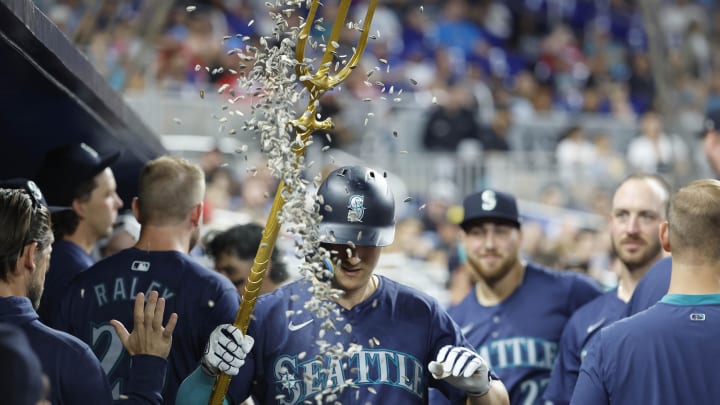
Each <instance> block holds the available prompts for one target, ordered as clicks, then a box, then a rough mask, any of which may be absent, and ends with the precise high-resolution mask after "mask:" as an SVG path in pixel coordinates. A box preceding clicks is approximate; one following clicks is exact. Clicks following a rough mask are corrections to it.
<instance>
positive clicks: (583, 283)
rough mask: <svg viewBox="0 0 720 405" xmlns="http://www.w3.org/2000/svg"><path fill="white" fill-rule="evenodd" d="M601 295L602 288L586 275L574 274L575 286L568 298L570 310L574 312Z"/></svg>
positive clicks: (573, 285)
mask: <svg viewBox="0 0 720 405" xmlns="http://www.w3.org/2000/svg"><path fill="white" fill-rule="evenodd" d="M601 294H602V290H600V286H598V284H597V283H596V282H595V281H593V279H591V278H590V277H588V276H586V275H584V274H579V273H576V274H573V284H572V288H571V289H570V295H569V297H568V299H569V302H568V309H569V310H570V311H571V312H574V311H575V310H576V309H578V308H580V307H581V306H583V305H585V304H587V303H588V302H590V301H592V300H594V299H595V298H597V297H598V296H600V295H601Z"/></svg>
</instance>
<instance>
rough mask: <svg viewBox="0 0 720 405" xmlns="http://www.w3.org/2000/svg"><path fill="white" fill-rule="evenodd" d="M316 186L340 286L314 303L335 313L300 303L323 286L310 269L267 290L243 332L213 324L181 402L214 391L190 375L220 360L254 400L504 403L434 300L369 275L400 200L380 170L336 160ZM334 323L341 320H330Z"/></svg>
mask: <svg viewBox="0 0 720 405" xmlns="http://www.w3.org/2000/svg"><path fill="white" fill-rule="evenodd" d="M318 194H319V195H320V196H321V199H322V201H323V203H322V204H321V205H320V214H321V215H322V221H321V222H320V238H321V241H322V243H321V247H324V248H325V249H327V250H328V251H329V252H330V255H331V260H332V262H333V263H334V264H330V267H333V268H334V270H333V272H332V275H331V277H332V279H331V284H332V287H333V288H336V289H339V290H341V291H342V292H343V294H341V295H339V296H336V298H334V299H327V300H322V301H321V304H319V305H323V306H325V305H327V307H326V308H327V310H328V311H329V316H328V317H327V318H324V319H323V318H321V317H319V316H318V315H317V314H316V313H315V312H313V311H309V310H308V309H307V308H305V303H306V302H310V301H311V298H312V294H311V292H310V291H309V289H311V288H323V287H322V286H321V285H320V284H319V283H318V282H314V281H311V280H308V279H307V278H303V279H300V280H297V281H294V282H292V283H290V284H287V285H284V286H282V287H280V288H278V289H277V290H275V291H274V292H272V293H269V294H266V295H263V296H261V297H260V298H259V299H258V301H257V303H256V306H255V312H254V314H253V317H252V319H251V321H250V325H249V329H248V336H246V337H243V336H242V333H241V332H240V331H239V330H238V329H237V328H235V327H233V326H232V325H223V326H221V327H220V329H221V330H222V331H224V332H225V334H221V333H217V334H216V333H214V334H213V336H212V337H211V340H210V344H209V350H208V353H207V354H206V356H205V357H204V358H203V364H204V366H203V368H202V369H203V370H205V371H200V370H198V371H196V372H195V373H193V375H192V376H191V378H189V379H188V380H186V381H185V382H184V383H183V386H182V387H181V389H180V394H179V395H178V404H195V403H202V401H207V396H208V394H209V390H207V389H205V390H202V391H201V390H199V389H197V386H196V385H194V384H202V383H205V386H207V385H211V384H212V383H213V382H214V377H213V376H212V374H216V373H217V372H218V369H220V370H223V371H225V372H228V373H231V374H236V373H238V372H239V374H238V375H237V376H235V377H234V378H233V381H241V382H242V383H243V384H244V386H245V391H244V392H245V394H246V396H247V395H250V394H252V395H253V397H254V398H256V399H257V400H259V403H279V404H300V403H310V402H312V403H315V402H316V400H317V401H320V402H323V403H344V404H365V403H381V404H406V405H409V404H424V403H427V399H428V388H429V387H436V388H438V389H441V390H442V391H443V392H445V393H446V394H448V395H450V396H451V397H452V398H453V400H454V402H455V403H462V404H465V403H466V402H465V401H466V396H467V400H469V403H471V404H505V403H508V402H507V401H508V400H507V393H506V391H505V389H504V387H503V385H502V383H501V382H500V381H497V380H496V379H494V378H492V377H491V376H490V374H489V370H488V367H487V364H486V363H485V361H484V360H483V359H482V357H480V356H479V355H478V354H477V353H475V352H474V351H473V350H472V349H471V346H469V344H468V343H467V341H466V340H465V338H464V337H463V336H462V333H461V332H460V330H459V328H458V327H457V325H456V324H455V323H454V322H453V321H452V319H451V318H450V317H449V316H448V314H447V313H446V312H445V311H444V310H443V309H442V308H441V307H440V305H439V304H438V302H437V301H435V300H434V299H433V298H431V297H430V296H428V295H426V294H424V293H421V292H419V291H416V290H413V289H411V288H410V287H406V286H403V285H401V284H399V283H397V282H395V281H392V280H390V279H388V278H386V277H383V276H380V275H376V274H373V270H374V269H375V265H376V264H377V262H378V259H379V257H380V253H381V250H382V247H383V246H387V245H389V244H390V243H391V242H392V241H393V238H394V230H395V220H394V212H395V203H394V199H393V196H392V192H391V190H390V188H389V186H388V181H387V179H386V178H385V176H384V175H382V174H380V173H378V172H376V171H375V170H372V169H368V168H365V167H359V166H348V167H341V168H339V169H337V170H335V171H333V172H332V173H330V174H329V175H328V176H327V178H326V179H325V181H324V182H323V183H322V185H321V186H320V188H319V189H318ZM324 288H327V287H324ZM331 321H332V322H333V323H334V324H335V328H336V330H332V329H330V330H326V329H325V328H327V323H328V322H331ZM321 331H322V332H321ZM324 332H326V333H324ZM323 335H324V336H323ZM250 337H252V338H254V343H255V345H254V347H253V348H252V350H250V349H249V347H252V341H250V342H248V341H247V340H245V338H250ZM319 339H322V340H324V342H322V343H321V342H318V340H319ZM228 343H229V344H232V346H233V347H235V346H237V347H238V348H237V349H236V350H232V349H231V348H229V347H227V344H228ZM353 344H354V345H361V346H362V347H355V348H354V350H351V351H349V352H346V353H345V354H342V355H341V354H338V353H336V352H335V350H334V348H336V347H337V345H342V347H344V348H345V349H349V348H350V346H351V345H353ZM228 355H232V356H233V357H232V359H233V360H232V361H230V360H229V359H228V358H227V357H228ZM246 355H247V357H245V356H246ZM224 358H225V359H224ZM223 359H224V360H223ZM243 363H245V364H244V365H243ZM193 395H195V396H193ZM320 396H322V398H321V397H320ZM234 399H235V400H237V398H234ZM240 399H244V398H240ZM234 402H235V401H232V403H234Z"/></svg>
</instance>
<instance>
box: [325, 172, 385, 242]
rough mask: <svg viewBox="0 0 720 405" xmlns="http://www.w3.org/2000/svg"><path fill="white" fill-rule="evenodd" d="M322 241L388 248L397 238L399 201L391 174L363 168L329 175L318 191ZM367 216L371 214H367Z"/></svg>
mask: <svg viewBox="0 0 720 405" xmlns="http://www.w3.org/2000/svg"><path fill="white" fill-rule="evenodd" d="M318 196H319V197H320V199H321V200H322V202H323V203H322V204H319V205H320V206H319V207H318V211H319V214H320V215H321V216H322V220H321V222H320V240H321V241H322V242H326V243H348V242H352V243H353V244H355V245H357V246H387V245H389V244H390V243H392V241H393V238H394V236H395V218H394V217H395V199H394V198H393V195H392V192H391V191H390V186H389V184H388V180H387V175H386V174H380V173H378V172H376V171H375V170H372V169H370V168H367V167H362V166H344V167H340V168H338V169H336V170H334V171H333V172H332V173H330V174H328V175H327V177H326V178H325V181H323V183H322V184H321V185H320V187H319V188H318ZM366 214H367V215H366Z"/></svg>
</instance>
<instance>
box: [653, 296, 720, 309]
mask: <svg viewBox="0 0 720 405" xmlns="http://www.w3.org/2000/svg"><path fill="white" fill-rule="evenodd" d="M660 302H662V303H663V304H670V305H683V306H692V305H720V294H698V295H688V294H666V295H665V296H664V297H662V299H661V300H660Z"/></svg>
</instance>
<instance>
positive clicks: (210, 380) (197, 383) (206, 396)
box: [175, 367, 230, 405]
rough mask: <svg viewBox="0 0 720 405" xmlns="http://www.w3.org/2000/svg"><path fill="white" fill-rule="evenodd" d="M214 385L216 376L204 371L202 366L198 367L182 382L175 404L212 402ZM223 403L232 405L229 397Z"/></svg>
mask: <svg viewBox="0 0 720 405" xmlns="http://www.w3.org/2000/svg"><path fill="white" fill-rule="evenodd" d="M214 385H215V377H213V376H210V375H207V374H205V373H203V372H202V370H201V369H200V367H198V368H196V369H195V371H193V372H192V373H191V374H190V375H189V376H187V378H185V380H184V381H183V382H182V384H180V389H179V390H178V393H177V397H176V398H175V405H197V404H207V403H208V402H210V394H212V390H213V386H214ZM223 405H230V402H229V401H228V399H227V397H226V398H225V399H224V400H223Z"/></svg>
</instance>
